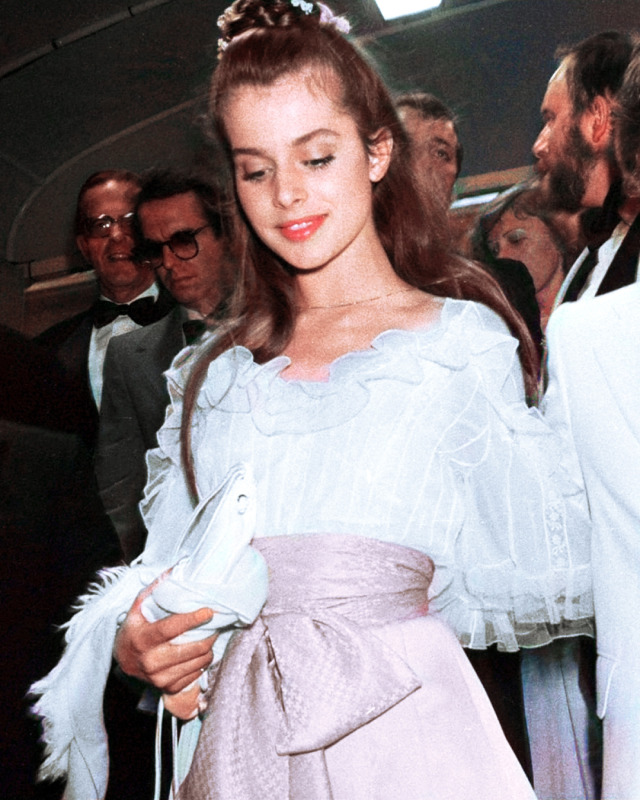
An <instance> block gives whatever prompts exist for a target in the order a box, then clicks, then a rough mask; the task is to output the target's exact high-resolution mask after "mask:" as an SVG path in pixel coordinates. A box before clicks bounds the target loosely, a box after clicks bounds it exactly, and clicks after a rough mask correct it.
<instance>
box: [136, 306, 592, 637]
mask: <svg viewBox="0 0 640 800" xmlns="http://www.w3.org/2000/svg"><path fill="white" fill-rule="evenodd" d="M206 346H207V345H206V342H205V343H203V344H202V345H200V347H199V348H195V349H194V348H187V350H185V351H183V352H182V353H181V354H180V355H179V356H178V357H177V358H176V360H175V361H174V363H173V365H172V367H171V369H170V370H169V371H168V373H167V377H168V383H169V392H170V397H171V404H170V406H169V409H168V411H167V418H166V421H165V424H164V426H163V427H162V428H161V430H160V431H159V434H158V441H159V447H158V449H156V450H153V451H151V452H150V453H149V454H148V456H147V459H148V470H149V480H148V483H147V487H146V490H145V498H144V500H143V502H142V504H141V508H142V511H143V515H144V517H145V520H146V523H147V526H148V529H149V531H150V535H149V539H148V544H147V549H148V550H149V548H153V547H154V546H155V543H156V542H157V544H158V546H159V547H161V546H163V545H162V543H163V541H164V542H165V543H166V537H167V536H168V535H170V533H171V532H172V531H174V532H176V533H177V532H178V531H180V530H181V529H182V527H183V525H184V521H185V519H186V518H187V517H188V515H189V514H190V512H191V510H192V508H193V505H192V503H191V501H190V500H189V497H188V492H187V489H186V485H185V480H184V474H183V471H182V468H181V465H180V435H179V434H180V430H179V428H180V417H181V413H182V398H183V392H184V388H185V385H186V382H187V378H188V375H189V372H190V370H191V368H192V366H193V363H194V361H195V360H196V359H197V357H198V355H199V354H200V353H201V352H202V349H203V348H205V347H206ZM516 349H517V342H516V341H515V340H514V339H513V338H512V337H511V335H510V334H509V332H508V330H507V328H506V326H505V324H504V322H503V321H502V320H501V319H500V318H499V317H498V316H497V315H496V314H495V313H494V312H492V311H490V310H489V309H487V308H486V307H485V306H482V305H480V304H478V303H474V302H469V301H460V300H451V299H447V300H444V301H443V302H442V307H441V315H440V319H439V322H437V323H436V324H435V325H431V326H430V327H429V328H426V329H421V330H408V331H407V330H388V331H385V332H384V333H381V334H380V335H379V336H377V337H376V338H375V340H374V341H373V342H372V344H371V347H370V348H369V349H367V350H364V351H358V352H353V353H348V354H347V355H344V356H342V357H340V358H338V359H337V360H336V361H335V362H334V363H333V364H332V365H331V368H330V375H329V378H328V380H327V381H323V382H320V381H304V380H285V379H284V378H283V377H281V373H282V370H283V369H284V368H285V367H286V366H287V365H288V364H289V363H290V361H289V359H288V358H287V357H286V356H279V357H277V358H274V359H272V360H271V361H269V362H267V363H265V364H256V363H255V362H254V360H253V357H252V355H251V353H250V352H249V350H247V349H246V348H244V347H234V348H232V349H230V350H228V351H227V352H225V353H223V354H222V355H221V356H219V357H218V358H217V359H216V360H215V361H214V362H213V363H212V364H211V365H210V367H209V370H208V374H207V377H206V379H205V382H204V384H203V387H202V389H201V392H200V395H199V397H198V402H197V407H196V410H195V413H194V417H193V426H192V445H193V451H194V458H195V471H196V477H197V482H198V488H199V492H200V496H201V497H202V496H205V495H206V494H207V493H208V492H209V491H210V490H211V489H212V488H213V487H214V486H215V485H216V484H219V483H220V482H221V481H222V479H223V478H224V476H225V475H226V474H227V473H228V471H229V470H230V468H231V467H232V466H233V465H234V464H236V463H238V462H240V461H245V462H248V463H250V464H251V467H252V469H253V473H254V476H255V480H256V485H257V506H258V512H257V526H256V534H255V536H256V537H263V536H285V535H288V534H301V533H307V534H310V535H313V534H314V533H343V534H345V535H351V536H369V537H373V538H376V539H380V540H383V541H388V542H393V543H397V544H402V545H406V546H407V547H413V548H416V549H418V550H421V551H423V552H425V553H427V554H428V555H429V556H430V557H431V558H432V559H433V561H434V563H435V565H436V572H435V577H434V581H433V584H432V589H431V595H430V609H431V610H432V611H433V612H434V613H437V614H438V615H440V616H441V618H443V619H444V620H445V621H446V622H447V623H448V624H449V625H450V626H451V627H452V628H453V629H454V631H455V633H456V635H457V636H458V638H459V640H460V642H461V643H462V644H463V645H465V646H470V647H479V648H482V647H486V646H487V645H488V644H491V643H493V642H498V643H499V646H500V647H501V649H506V650H515V649H517V648H518V647H519V646H537V645H541V644H546V643H547V642H549V641H550V640H551V639H552V638H554V637H556V636H563V635H575V634H577V633H585V632H590V630H591V628H590V625H591V622H590V617H591V615H592V613H593V611H592V602H591V581H590V572H589V559H590V547H589V545H590V541H589V533H590V529H589V521H588V514H587V507H586V500H585V495H584V490H583V487H582V483H581V478H580V474H579V470H578V467H577V464H576V463H575V462H572V461H570V460H569V458H570V456H569V454H570V452H571V450H570V448H566V447H563V443H562V441H561V440H560V439H559V435H558V434H557V433H555V432H554V431H552V430H551V429H550V428H549V427H548V425H547V423H546V422H545V421H544V419H543V418H542V417H541V415H540V414H539V413H538V411H537V410H536V409H532V408H527V406H526V405H525V402H524V390H523V382H522V376H521V370H520V365H519V361H518V357H517V353H516Z"/></svg>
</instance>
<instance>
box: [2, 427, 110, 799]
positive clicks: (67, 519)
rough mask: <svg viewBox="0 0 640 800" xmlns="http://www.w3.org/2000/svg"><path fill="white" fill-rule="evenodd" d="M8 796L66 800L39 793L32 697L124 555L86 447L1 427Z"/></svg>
mask: <svg viewBox="0 0 640 800" xmlns="http://www.w3.org/2000/svg"><path fill="white" fill-rule="evenodd" d="M0 496H1V497H2V502H1V503H0V541H1V547H2V550H1V552H0V595H1V605H2V614H1V615H0V641H2V651H3V654H4V655H3V658H2V659H1V662H2V674H1V676H0V713H1V714H2V721H1V724H0V765H1V766H0V786H2V790H1V794H2V797H4V798H7V800H31V798H54V797H59V796H60V792H61V787H60V786H59V785H58V786H57V787H52V786H47V785H40V786H38V787H35V786H34V776H35V769H36V766H37V762H38V761H39V747H38V744H37V741H38V734H39V730H38V726H37V724H36V722H35V721H33V720H30V719H28V717H27V714H26V709H27V702H26V701H25V698H24V695H25V693H26V691H27V689H28V687H29V685H30V684H31V683H32V682H33V681H35V680H37V679H38V678H41V677H42V676H43V675H44V674H45V673H47V672H48V671H49V670H50V669H51V668H52V667H53V666H54V665H55V663H56V661H57V660H58V658H59V656H60V654H61V651H62V635H61V634H60V633H59V632H58V631H56V630H55V628H54V625H58V624H60V623H62V622H65V621H66V620H67V618H68V617H69V607H70V605H71V603H72V602H73V600H74V599H75V597H76V596H77V595H78V594H80V593H81V592H82V591H83V590H84V588H85V586H86V584H87V583H88V582H89V580H90V579H91V578H92V577H93V575H94V573H95V571H96V570H97V569H98V568H100V567H102V566H105V565H108V564H115V563H117V562H118V561H119V560H120V558H121V555H120V549H119V546H118V542H117V538H116V535H115V533H114V530H113V528H112V526H111V524H110V522H109V519H108V517H107V516H106V515H105V513H104V511H103V509H102V506H101V503H100V500H99V498H98V492H97V487H96V482H95V476H94V474H93V468H92V464H91V459H90V457H89V454H88V452H87V450H86V448H85V447H84V446H83V445H82V442H81V441H80V439H79V437H77V436H73V435H70V434H67V433H61V432H54V431H47V430H45V429H43V428H36V427H31V426H26V425H21V424H18V423H16V422H13V421H7V420H0Z"/></svg>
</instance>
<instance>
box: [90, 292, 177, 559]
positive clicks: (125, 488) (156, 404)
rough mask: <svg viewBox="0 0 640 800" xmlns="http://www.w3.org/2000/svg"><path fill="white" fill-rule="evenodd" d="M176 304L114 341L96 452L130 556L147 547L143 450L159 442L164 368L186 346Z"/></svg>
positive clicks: (106, 496) (110, 509) (104, 490)
mask: <svg viewBox="0 0 640 800" xmlns="http://www.w3.org/2000/svg"><path fill="white" fill-rule="evenodd" d="M184 319H186V312H185V311H184V309H183V308H182V307H180V306H177V307H176V308H174V309H173V311H172V312H171V313H170V314H168V315H167V316H166V317H164V319H161V320H160V321H159V322H156V323H154V324H153V325H149V326H148V327H146V328H141V329H140V330H137V331H133V332H132V333H127V334H125V335H124V336H117V337H115V338H114V339H112V340H111V342H110V343H109V347H108V349H107V356H106V358H105V362H104V372H103V375H104V390H103V395H102V406H101V413H100V432H99V437H98V448H97V452H96V474H97V476H98V484H99V487H100V495H101V497H102V501H103V503H104V506H105V509H106V511H107V513H108V514H109V516H110V517H111V519H112V521H113V523H114V525H115V527H116V530H117V532H118V536H119V537H120V542H121V544H122V549H123V551H124V553H125V557H126V559H127V560H131V559H132V558H134V557H135V556H137V555H138V554H139V553H140V552H142V549H143V547H144V542H145V539H146V535H147V531H146V528H145V527H144V524H143V522H142V518H141V516H140V512H139V511H138V503H139V501H140V499H141V497H142V492H143V489H144V485H145V482H146V465H145V453H146V452H147V450H150V449H152V448H154V447H157V445H158V441H157V439H156V433H157V431H158V429H159V428H160V427H161V426H162V423H163V422H164V417H165V410H166V407H167V405H168V403H169V393H168V391H167V387H166V381H165V378H164V375H163V373H164V372H165V370H167V369H168V368H169V367H170V365H171V362H172V360H173V358H174V356H175V355H176V354H177V353H178V352H179V351H180V350H181V349H182V348H183V347H184V346H185V340H184V335H183V333H182V322H183V320H184Z"/></svg>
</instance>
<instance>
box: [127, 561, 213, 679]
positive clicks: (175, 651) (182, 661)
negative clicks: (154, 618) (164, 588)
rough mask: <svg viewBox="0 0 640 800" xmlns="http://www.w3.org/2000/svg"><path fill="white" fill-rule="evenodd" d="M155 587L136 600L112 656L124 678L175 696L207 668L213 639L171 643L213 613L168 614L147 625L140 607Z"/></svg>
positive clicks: (211, 656)
mask: <svg viewBox="0 0 640 800" xmlns="http://www.w3.org/2000/svg"><path fill="white" fill-rule="evenodd" d="M163 577H164V575H163V576H161V577H160V578H159V580H162V578H163ZM156 585H157V581H155V582H154V583H152V584H151V585H150V586H147V587H146V588H145V589H143V590H142V591H141V592H140V594H139V595H138V596H137V597H136V600H135V602H134V604H133V605H132V606H131V608H130V610H129V613H128V614H127V617H126V619H125V621H124V623H123V625H122V627H121V628H120V630H119V631H118V635H117V636H116V641H115V647H114V656H115V658H116V660H117V662H118V664H120V667H121V668H122V670H123V672H125V673H126V674H127V675H131V676H133V677H134V678H139V679H140V680H143V681H146V682H147V683H151V684H153V686H155V687H156V688H158V689H160V690H161V691H162V692H166V693H168V694H175V693H177V692H180V691H182V689H184V688H186V687H187V686H189V684H191V683H193V682H194V681H195V680H196V679H197V678H199V677H200V675H201V673H202V672H203V670H205V669H206V668H207V667H208V666H209V664H210V663H211V660H212V658H213V652H212V647H213V643H214V642H215V640H216V636H215V635H213V636H210V637H209V638H207V639H201V640H200V641H196V642H188V643H186V644H172V643H171V640H172V639H174V638H175V637H176V636H179V635H180V634H181V633H185V632H186V631H188V630H191V628H197V627H198V625H202V623H203V622H208V621H209V620H210V619H211V618H212V617H213V611H212V610H211V609H209V608H199V609H198V610H197V611H191V612H189V613H188V614H172V615H171V616H169V617H166V619H161V620H159V621H158V622H147V620H146V619H145V618H144V616H143V615H142V612H141V611H140V606H141V604H142V601H143V600H144V599H145V597H147V596H148V595H149V594H150V593H151V592H152V591H153V589H154V588H155V587H156Z"/></svg>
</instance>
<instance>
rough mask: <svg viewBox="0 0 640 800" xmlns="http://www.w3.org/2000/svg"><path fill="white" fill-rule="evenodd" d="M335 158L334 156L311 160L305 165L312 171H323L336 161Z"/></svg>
mask: <svg viewBox="0 0 640 800" xmlns="http://www.w3.org/2000/svg"><path fill="white" fill-rule="evenodd" d="M334 158H335V156H333V155H329V156H323V157H322V158H310V159H308V160H307V161H305V162H304V163H305V164H306V165H307V166H308V167H311V168H312V169H322V168H323V167H326V166H328V165H329V164H330V163H331V162H332V161H333V160H334Z"/></svg>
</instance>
